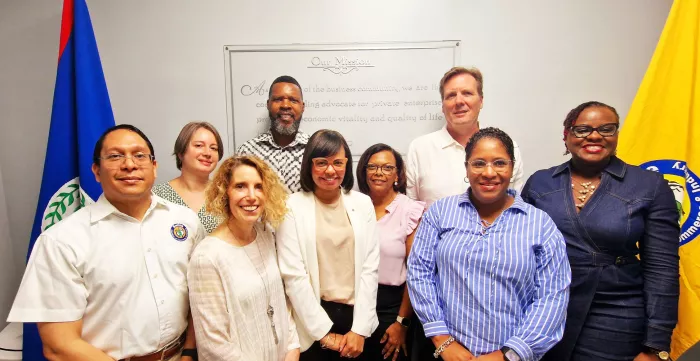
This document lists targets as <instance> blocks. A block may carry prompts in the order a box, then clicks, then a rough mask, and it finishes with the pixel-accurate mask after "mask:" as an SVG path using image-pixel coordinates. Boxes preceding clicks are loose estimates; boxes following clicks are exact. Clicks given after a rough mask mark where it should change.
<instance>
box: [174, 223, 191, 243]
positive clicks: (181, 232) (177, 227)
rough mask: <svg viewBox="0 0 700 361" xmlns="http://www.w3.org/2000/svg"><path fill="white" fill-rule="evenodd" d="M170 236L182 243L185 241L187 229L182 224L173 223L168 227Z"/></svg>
mask: <svg viewBox="0 0 700 361" xmlns="http://www.w3.org/2000/svg"><path fill="white" fill-rule="evenodd" d="M170 235H172V236H173V238H175V240H176V241H180V242H182V241H184V240H186V239H187V227H185V225H184V224H182V223H175V224H173V226H172V227H170Z"/></svg>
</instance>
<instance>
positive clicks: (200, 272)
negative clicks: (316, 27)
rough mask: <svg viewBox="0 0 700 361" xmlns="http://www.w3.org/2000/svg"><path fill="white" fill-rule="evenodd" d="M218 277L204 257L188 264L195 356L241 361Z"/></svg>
mask: <svg viewBox="0 0 700 361" xmlns="http://www.w3.org/2000/svg"><path fill="white" fill-rule="evenodd" d="M221 276H222V275H221V274H220V271H219V268H218V267H217V265H216V264H215V262H214V261H213V260H211V259H210V258H209V257H207V256H206V255H203V254H201V253H200V254H197V255H195V256H194V258H192V260H191V261H190V265H189V269H188V271H187V282H188V284H189V289H190V308H191V310H192V319H193V320H194V329H195V336H196V338H197V352H198V353H199V357H200V359H201V360H203V361H207V360H240V359H241V353H242V352H241V346H240V341H239V340H238V339H234V335H231V333H230V332H229V330H230V329H231V327H230V321H229V320H230V317H229V314H228V309H227V305H226V293H225V291H224V286H223V283H222V279H221Z"/></svg>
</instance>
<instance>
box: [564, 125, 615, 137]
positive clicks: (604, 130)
mask: <svg viewBox="0 0 700 361" xmlns="http://www.w3.org/2000/svg"><path fill="white" fill-rule="evenodd" d="M618 128H620V125H619V124H617V123H609V124H603V125H601V126H599V127H597V128H593V127H591V126H588V125H574V126H573V127H570V128H569V129H571V133H572V134H573V135H574V137H576V138H585V137H587V136H589V135H591V134H592V133H593V132H594V131H596V132H598V134H600V136H601V137H612V136H613V135H615V134H616V133H617V129H618Z"/></svg>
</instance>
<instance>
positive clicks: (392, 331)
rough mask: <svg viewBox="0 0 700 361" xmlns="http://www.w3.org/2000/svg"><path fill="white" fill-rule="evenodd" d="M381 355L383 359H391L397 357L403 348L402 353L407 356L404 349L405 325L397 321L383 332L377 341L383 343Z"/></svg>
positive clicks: (393, 360) (394, 359) (393, 359)
mask: <svg viewBox="0 0 700 361" xmlns="http://www.w3.org/2000/svg"><path fill="white" fill-rule="evenodd" d="M385 342H386V344H385V345H384V349H383V350H382V355H384V359H388V358H389V357H392V356H393V358H392V361H396V359H397V358H399V352H400V351H401V349H403V354H404V355H406V356H408V350H406V327H403V326H401V324H399V323H398V322H394V323H392V324H391V325H390V326H389V327H388V328H387V329H386V331H385V332H384V336H382V339H381V340H380V341H379V343H385Z"/></svg>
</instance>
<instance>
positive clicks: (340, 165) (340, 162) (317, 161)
mask: <svg viewBox="0 0 700 361" xmlns="http://www.w3.org/2000/svg"><path fill="white" fill-rule="evenodd" d="M311 161H312V162H313V163H314V168H316V169H318V170H324V171H325V170H326V169H328V166H332V167H333V169H335V170H343V169H345V166H346V165H347V164H348V158H338V159H333V161H332V162H331V161H329V160H328V159H326V158H313V159H311Z"/></svg>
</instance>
